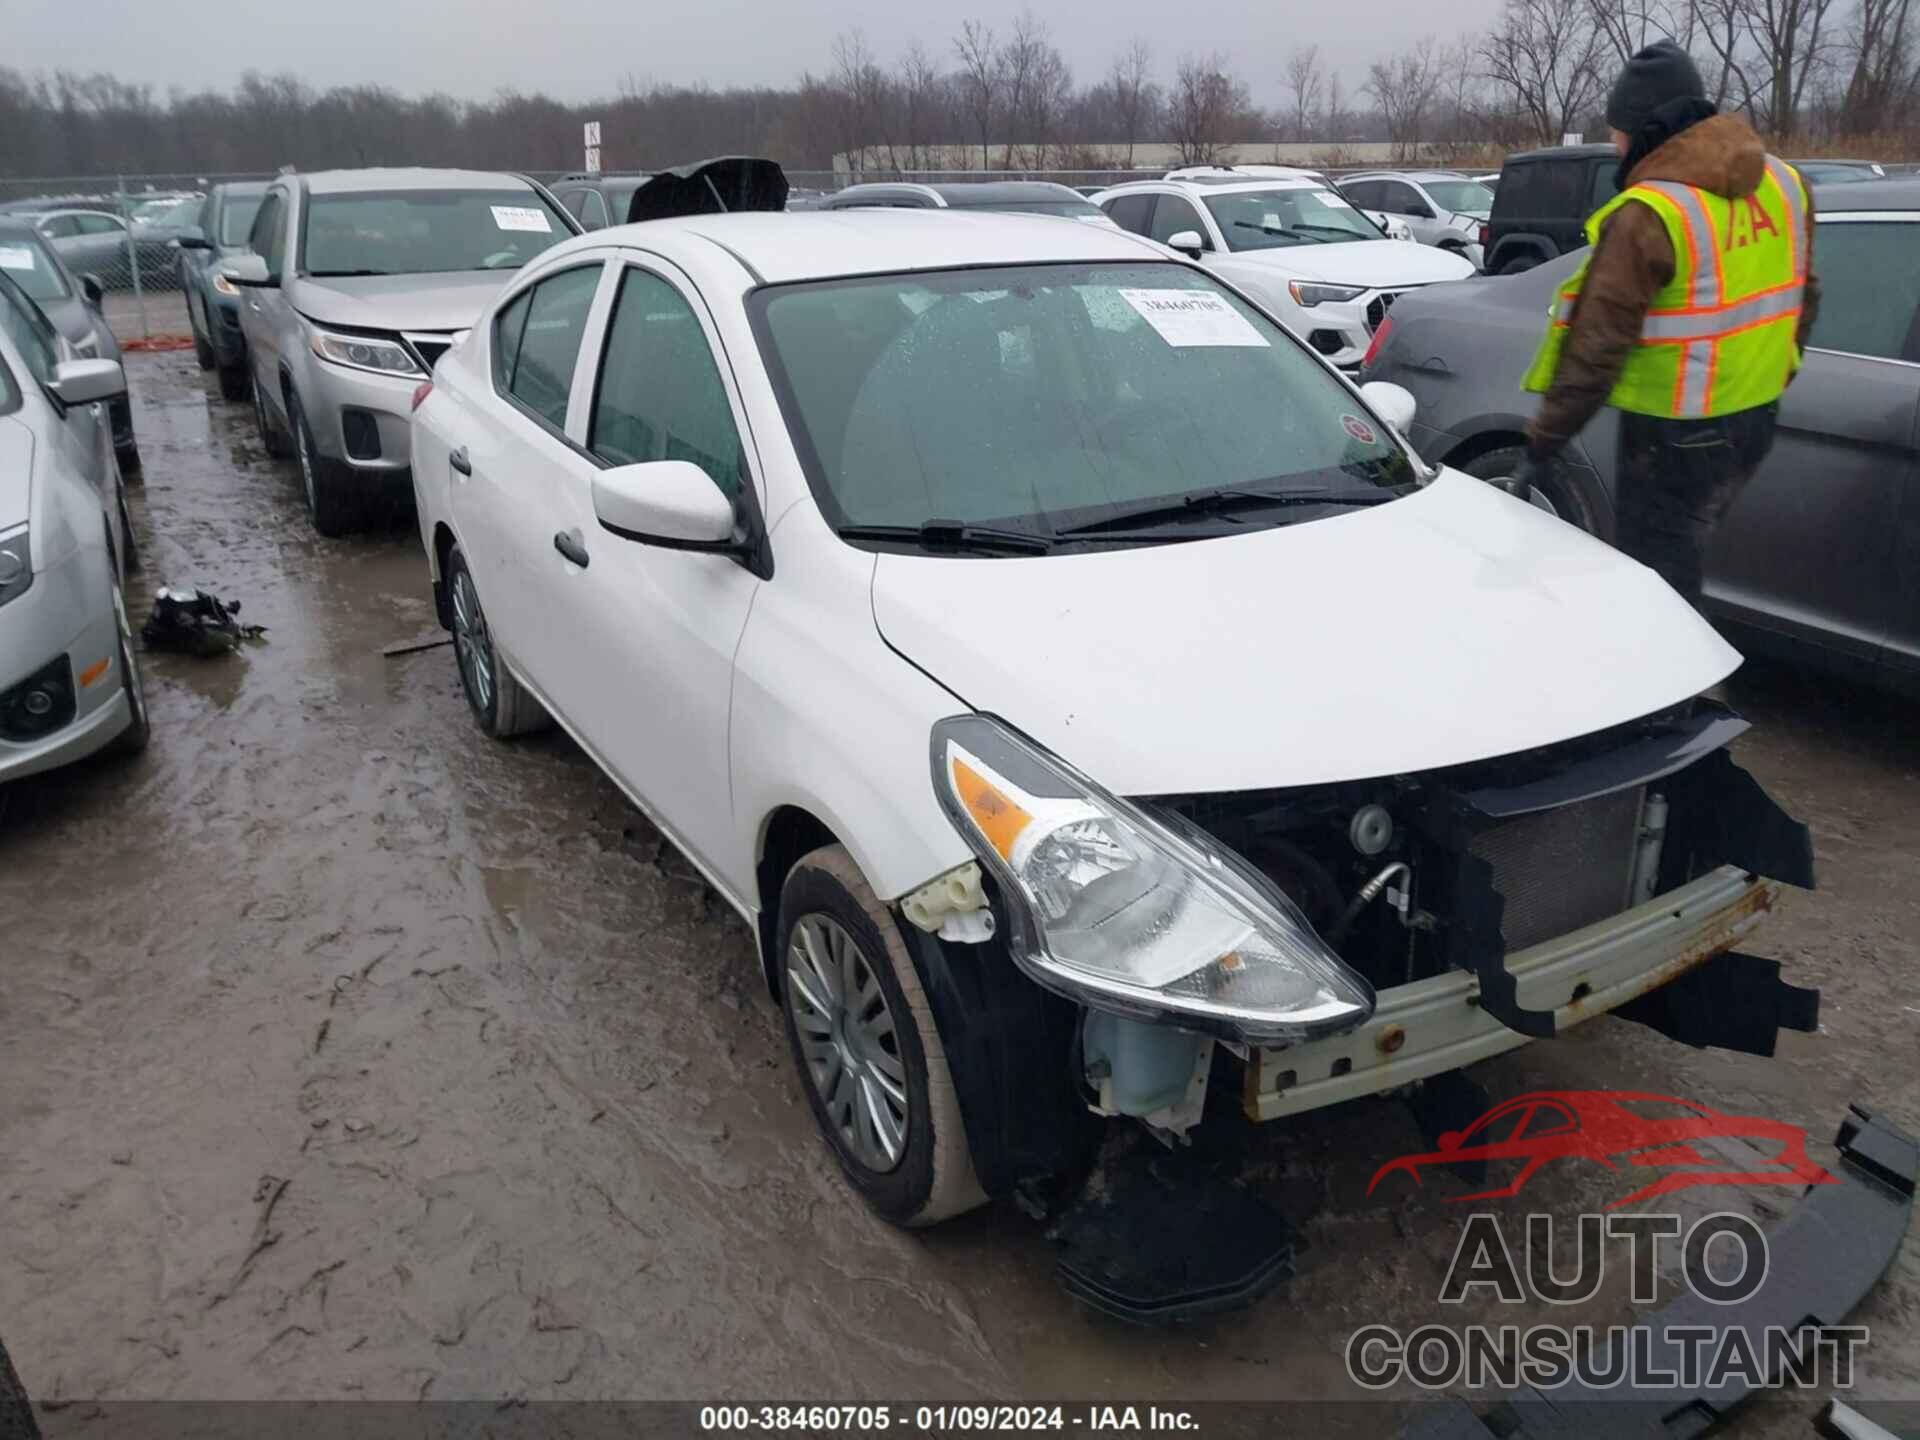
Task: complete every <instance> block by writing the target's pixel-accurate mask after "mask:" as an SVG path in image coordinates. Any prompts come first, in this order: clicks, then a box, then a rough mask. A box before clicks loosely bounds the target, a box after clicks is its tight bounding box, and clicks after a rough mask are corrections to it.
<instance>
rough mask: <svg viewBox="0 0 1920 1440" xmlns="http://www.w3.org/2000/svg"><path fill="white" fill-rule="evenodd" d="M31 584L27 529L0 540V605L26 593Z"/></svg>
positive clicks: (31, 572)
mask: <svg viewBox="0 0 1920 1440" xmlns="http://www.w3.org/2000/svg"><path fill="white" fill-rule="evenodd" d="M32 584H33V556H32V553H31V552H30V551H29V550H28V549H27V527H26V526H24V525H22V526H21V527H20V528H19V529H18V530H15V531H13V532H12V533H11V534H9V535H7V536H5V537H3V538H0V605H4V604H6V603H7V602H8V601H9V600H12V599H14V598H15V597H16V596H20V595H24V594H26V593H27V589H28V587H29V586H31V585H32Z"/></svg>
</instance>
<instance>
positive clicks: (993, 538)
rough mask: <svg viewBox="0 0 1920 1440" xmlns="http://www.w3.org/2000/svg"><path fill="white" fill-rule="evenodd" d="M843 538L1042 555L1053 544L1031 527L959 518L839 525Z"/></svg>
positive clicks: (939, 547)
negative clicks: (1008, 526) (1014, 527)
mask: <svg viewBox="0 0 1920 1440" xmlns="http://www.w3.org/2000/svg"><path fill="white" fill-rule="evenodd" d="M839 533H840V538H841V539H843V540H905V541H907V542H909V543H910V544H914V545H918V546H919V547H920V548H921V549H922V550H954V551H962V550H965V551H972V552H974V553H977V554H982V553H991V552H993V551H996V550H1000V551H1007V550H1011V551H1015V552H1018V553H1021V554H1028V555H1042V554H1045V553H1046V552H1047V551H1049V550H1051V549H1052V548H1053V540H1052V538H1051V537H1050V536H1046V535H1036V534H1035V533H1034V532H1033V531H1031V530H1003V529H1000V528H999V527H998V526H994V525H969V524H966V523H965V522H963V521H959V520H928V521H926V522H925V523H924V524H920V525H842V526H841V527H840V532H839Z"/></svg>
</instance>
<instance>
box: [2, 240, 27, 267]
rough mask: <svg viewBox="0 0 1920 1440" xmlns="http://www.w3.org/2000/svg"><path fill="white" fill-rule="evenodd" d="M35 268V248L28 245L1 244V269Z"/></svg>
mask: <svg viewBox="0 0 1920 1440" xmlns="http://www.w3.org/2000/svg"><path fill="white" fill-rule="evenodd" d="M31 269H33V249H32V247H31V246H27V245H0V270H31Z"/></svg>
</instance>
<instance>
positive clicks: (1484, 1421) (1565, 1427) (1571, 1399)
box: [1400, 1104, 1920, 1440]
mask: <svg viewBox="0 0 1920 1440" xmlns="http://www.w3.org/2000/svg"><path fill="white" fill-rule="evenodd" d="M1834 1144H1835V1145H1836V1146H1837V1147H1838V1149H1839V1151H1840V1158H1839V1163H1838V1165H1837V1166H1836V1167H1835V1168H1836V1169H1837V1170H1838V1171H1839V1177H1840V1181H1841V1183H1839V1184H1837V1185H1814V1186H1810V1187H1809V1188H1808V1190H1807V1192H1806V1194H1805V1195H1804V1197H1803V1198H1802V1199H1801V1202H1800V1204H1799V1205H1798V1206H1797V1207H1796V1208H1795V1209H1794V1211H1793V1212H1792V1214H1790V1215H1789V1216H1788V1217H1787V1219H1786V1221H1785V1222H1784V1223H1783V1224H1782V1225H1780V1226H1779V1227H1778V1228H1777V1229H1775V1230H1774V1231H1773V1232H1772V1234H1771V1235H1770V1236H1769V1237H1768V1241H1767V1256H1768V1268H1767V1274H1766V1279H1765V1281H1764V1283H1763V1284H1762V1285H1761V1287H1760V1289H1759V1290H1758V1291H1757V1292H1755V1293H1754V1294H1753V1295H1752V1296H1751V1297H1750V1298H1749V1299H1746V1300H1744V1301H1741V1302H1739V1303H1737V1304H1734V1305H1715V1304H1709V1303H1708V1302H1707V1301H1705V1300H1703V1299H1701V1298H1700V1297H1699V1296H1697V1295H1693V1294H1688V1295H1685V1296H1684V1297H1682V1298H1681V1299H1678V1300H1675V1301H1674V1302H1672V1303H1671V1304H1669V1305H1667V1306H1666V1307H1665V1308H1664V1309H1662V1310H1660V1311H1659V1312H1657V1313H1656V1314H1653V1315H1648V1316H1645V1317H1644V1318H1642V1319H1641V1320H1640V1322H1639V1324H1638V1326H1637V1327H1636V1331H1635V1335H1636V1339H1635V1342H1634V1343H1635V1345H1636V1348H1637V1349H1639V1347H1642V1346H1644V1349H1643V1350H1640V1353H1642V1354H1644V1355H1645V1357H1646V1358H1645V1368H1647V1369H1653V1368H1656V1367H1657V1368H1659V1369H1661V1370H1665V1371H1667V1372H1668V1373H1670V1374H1672V1375H1675V1376H1678V1375H1680V1374H1681V1373H1683V1367H1682V1365H1681V1363H1680V1362H1681V1359H1682V1342H1681V1340H1680V1339H1679V1338H1677V1337H1678V1336H1680V1335H1681V1334H1684V1333H1687V1332H1693V1333H1699V1330H1700V1329H1701V1328H1702V1327H1704V1328H1705V1330H1706V1332H1707V1333H1710V1334H1721V1333H1725V1332H1727V1331H1730V1330H1734V1329H1738V1330H1741V1331H1743V1332H1745V1335H1746V1339H1747V1345H1746V1353H1747V1354H1748V1355H1749V1356H1753V1357H1765V1360H1764V1361H1763V1362H1762V1363H1763V1365H1764V1366H1765V1368H1766V1371H1767V1374H1766V1376H1765V1378H1763V1379H1760V1380H1758V1381H1756V1380H1754V1379H1751V1378H1742V1375H1741V1373H1740V1371H1739V1369H1738V1367H1735V1369H1734V1370H1732V1371H1731V1372H1730V1376H1731V1378H1728V1379H1727V1380H1725V1381H1724V1382H1723V1383H1721V1384H1718V1385H1707V1386H1703V1387H1702V1388H1700V1389H1698V1390H1684V1389H1682V1388H1680V1386H1679V1385H1678V1384H1674V1385H1672V1386H1669V1387H1663V1388H1659V1389H1654V1388H1651V1387H1646V1386H1636V1387H1630V1388H1629V1387H1618V1386H1616V1387H1614V1388H1610V1389H1605V1390H1601V1389H1595V1388H1591V1387H1588V1386H1584V1385H1582V1384H1580V1383H1579V1382H1578V1381H1577V1380H1576V1381H1573V1382H1570V1383H1569V1384H1568V1385H1567V1386H1565V1387H1563V1388H1561V1389H1557V1390H1552V1391H1548V1392H1544V1393H1543V1392H1541V1391H1538V1390H1533V1389H1521V1390H1517V1391H1513V1392H1511V1393H1509V1394H1507V1395H1505V1396H1502V1397H1499V1398H1498V1399H1497V1400H1495V1401H1493V1402H1492V1403H1490V1404H1489V1403H1488V1402H1487V1401H1484V1400H1482V1401H1480V1402H1478V1404H1477V1405H1476V1404H1470V1403H1469V1402H1467V1401H1465V1400H1459V1399H1447V1400H1440V1401H1436V1402H1434V1403H1433V1404H1430V1405H1425V1406H1422V1407H1421V1408H1420V1410H1419V1411H1418V1412H1417V1413H1416V1415H1415V1416H1414V1418H1413V1419H1412V1420H1411V1421H1410V1422H1409V1423H1408V1424H1407V1425H1406V1426H1405V1427H1404V1428H1403V1429H1402V1430H1401V1432H1400V1433H1401V1435H1402V1436H1404V1437H1406V1440H1487V1437H1491V1436H1499V1437H1502V1440H1546V1437H1549V1436H1562V1435H1581V1436H1592V1437H1596V1440H1674V1437H1676V1436H1694V1435H1700V1434H1702V1433H1704V1432H1705V1431H1707V1430H1709V1429H1711V1428H1713V1427H1714V1426H1716V1425H1718V1424H1719V1423H1720V1422H1721V1421H1723V1420H1724V1419H1725V1418H1726V1417H1727V1416H1728V1414H1729V1413H1730V1412H1731V1411H1732V1410H1733V1409H1734V1408H1735V1407H1737V1406H1738V1405H1740V1404H1741V1403H1742V1402H1743V1401H1745V1400H1746V1399H1747V1398H1748V1397H1749V1396H1750V1395H1752V1393H1753V1392H1754V1391H1755V1390H1756V1389H1760V1388H1762V1387H1763V1386H1765V1385H1767V1384H1770V1383H1771V1382H1772V1380H1773V1379H1774V1378H1775V1377H1777V1376H1778V1374H1779V1373H1780V1369H1781V1366H1782V1363H1783V1360H1782V1357H1780V1356H1779V1355H1778V1354H1777V1353H1776V1352H1775V1351H1774V1349H1773V1348H1772V1347H1770V1346H1769V1345H1767V1344H1766V1343H1765V1337H1766V1335H1767V1333H1768V1331H1769V1330H1770V1329H1774V1330H1779V1331H1785V1332H1789V1333H1794V1334H1799V1333H1800V1332H1802V1331H1803V1330H1804V1329H1805V1328H1806V1327H1809V1326H1812V1327H1822V1326H1832V1325H1837V1324H1839V1323H1840V1321H1841V1320H1843V1319H1844V1318H1845V1317H1846V1316H1847V1315H1848V1314H1849V1313H1851V1312H1852V1310H1853V1309H1854V1307H1855V1306H1857V1305H1858V1304H1859V1303H1860V1301H1861V1300H1862V1299H1863V1298H1864V1297H1865V1296H1866V1294H1867V1292H1868V1291H1869V1290H1871V1289H1872V1288H1873V1287H1874V1285H1875V1284H1876V1283H1877V1282H1878V1281H1879V1279H1880V1277H1881V1276H1882V1275H1883V1274H1885V1273H1886V1270H1887V1267H1888V1266H1889V1265H1891V1264H1892V1263H1893V1258H1894V1256H1895V1254H1897V1253H1898V1251H1899V1249H1900V1245H1901V1242H1902V1241H1903V1240H1904V1239H1905V1238H1906V1233H1907V1226H1908V1224H1909V1222H1910V1221H1911V1219H1912V1215H1913V1196H1914V1183H1915V1179H1916V1176H1920V1146H1916V1144H1915V1142H1914V1140H1913V1138H1912V1137H1911V1136H1909V1135H1907V1134H1906V1133H1905V1132H1904V1131H1902V1130H1900V1129H1899V1128H1898V1127H1897V1126H1895V1125H1893V1124H1892V1123H1891V1122H1890V1121H1888V1120H1886V1119H1884V1118H1882V1117H1881V1116H1878V1115H1876V1114H1874V1113H1873V1112H1872V1111H1870V1110H1868V1109H1866V1108H1865V1107H1863V1106H1861V1105H1857V1104H1856V1105H1853V1106H1851V1107H1849V1112H1848V1114H1847V1115H1846V1116H1845V1117H1844V1118H1843V1119H1842V1121H1841V1124H1840V1133H1839V1135H1838V1137H1837V1138H1836V1139H1835V1141H1834ZM1606 1369H1607V1367H1606V1365H1605V1364H1604V1362H1603V1363H1602V1364H1601V1365H1600V1366H1599V1369H1598V1371H1597V1372H1596V1373H1604V1372H1605V1371H1606Z"/></svg>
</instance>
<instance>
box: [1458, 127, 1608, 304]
mask: <svg viewBox="0 0 1920 1440" xmlns="http://www.w3.org/2000/svg"><path fill="white" fill-rule="evenodd" d="M1619 167H1620V153H1619V152H1618V151H1617V150H1615V149H1614V148H1613V147H1612V146H1611V145H1557V146H1555V147H1554V148H1552V149H1550V150H1529V151H1527V152H1526V153H1525V154H1524V155H1509V156H1508V157H1507V163H1506V165H1505V166H1504V167H1502V169H1501V171H1500V184H1499V186H1498V187H1497V188H1496V189H1495V190H1494V192H1493V215H1492V217H1491V218H1490V219H1489V220H1488V221H1487V228H1486V238H1485V239H1484V240H1483V241H1482V243H1483V244H1484V245H1485V246H1486V251H1487V258H1486V262H1485V263H1486V269H1487V273H1488V274H1489V275H1511V274H1513V273H1515V272H1516V271H1520V270H1531V269H1532V268H1533V267H1534V266H1536V265H1538V264H1540V262H1541V261H1543V260H1551V259H1553V257H1554V256H1556V255H1565V254H1566V253H1567V252H1568V251H1570V250H1578V249H1579V248H1580V247H1581V246H1582V245H1585V244H1586V243H1587V235H1586V230H1585V229H1584V227H1585V225H1586V223H1587V217H1588V216H1589V215H1591V214H1593V212H1594V211H1596V210H1598V209H1599V208H1600V207H1601V206H1602V205H1604V204H1606V203H1607V201H1609V200H1611V199H1612V198H1613V195H1614V191H1615V190H1616V189H1617V188H1618V187H1617V186H1616V185H1615V184H1614V172H1615V171H1617V170H1618V169H1619Z"/></svg>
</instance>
